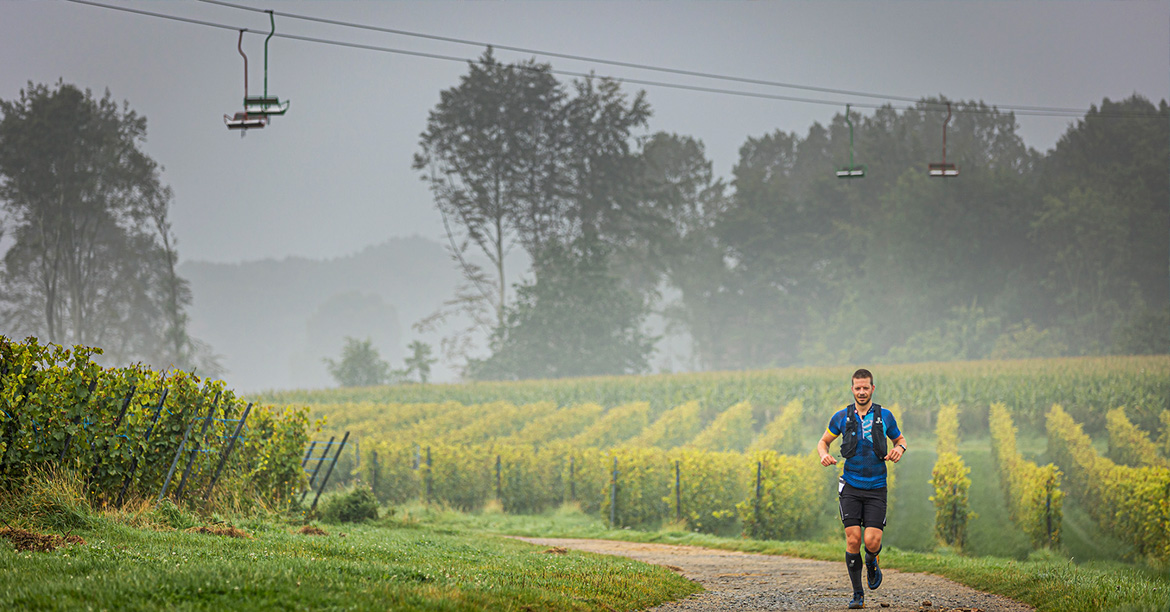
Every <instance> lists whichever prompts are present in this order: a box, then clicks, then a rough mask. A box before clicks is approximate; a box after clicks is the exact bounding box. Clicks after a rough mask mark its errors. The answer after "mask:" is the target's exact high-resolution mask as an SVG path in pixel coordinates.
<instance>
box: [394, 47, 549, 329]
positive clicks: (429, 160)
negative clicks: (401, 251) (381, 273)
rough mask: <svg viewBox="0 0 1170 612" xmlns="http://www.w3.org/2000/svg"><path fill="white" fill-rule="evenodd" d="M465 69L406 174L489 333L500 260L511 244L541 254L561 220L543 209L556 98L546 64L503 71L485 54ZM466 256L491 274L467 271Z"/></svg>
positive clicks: (500, 293) (497, 309)
mask: <svg viewBox="0 0 1170 612" xmlns="http://www.w3.org/2000/svg"><path fill="white" fill-rule="evenodd" d="M468 66H469V70H468V73H467V74H466V75H464V76H463V77H462V78H461V79H460V82H459V85H457V86H456V87H453V88H451V89H448V90H445V91H443V92H442V93H441V94H440V98H439V103H438V104H437V105H436V106H435V108H434V109H432V110H431V112H430V115H429V117H428V119H427V128H426V130H425V131H424V132H423V133H422V135H421V136H420V139H419V145H420V151H419V152H418V153H416V154H415V157H414V168H415V169H416V170H420V171H422V172H423V177H422V178H423V180H424V181H426V182H427V183H428V185H429V186H430V189H431V192H432V193H433V194H434V197H435V204H436V205H437V206H438V209H439V212H440V213H441V214H442V215H443V221H444V226H445V227H446V229H447V235H448V238H449V241H450V248H451V252H452V255H453V256H454V257H455V258H456V259H457V261H458V262H459V264H460V267H461V269H462V271H463V273H464V276H465V278H466V279H467V281H468V282H469V285H470V288H471V289H472V292H470V293H467V294H466V295H465V301H466V300H471V301H483V302H486V303H488V304H490V307H491V309H492V311H493V312H494V315H495V316H494V320H492V321H480V324H481V325H484V326H487V327H488V328H489V329H490V328H491V327H494V326H496V325H500V324H502V323H503V321H504V308H505V306H506V305H507V299H506V298H507V287H508V285H507V278H506V270H505V258H506V257H507V255H508V253H509V252H510V251H511V250H512V249H513V248H515V246H516V244H517V242H521V243H524V244H526V245H529V246H536V245H539V244H540V243H542V242H543V241H545V240H546V239H547V235H546V234H547V233H548V232H550V231H554V230H550V229H549V224H555V223H559V222H560V219H561V218H562V217H563V215H560V214H559V213H558V211H557V210H555V207H554V208H551V209H550V208H549V207H550V206H555V202H556V199H555V198H554V197H552V196H553V195H554V194H555V192H556V189H555V186H554V185H553V184H552V182H553V181H555V179H556V175H555V172H550V169H549V168H548V167H547V164H549V163H551V161H553V160H555V159H556V158H557V156H556V155H555V150H556V143H557V142H558V138H559V133H560V129H561V123H560V118H559V116H558V114H559V106H560V103H561V100H562V98H563V96H564V93H563V91H562V89H561V86H560V84H559V83H558V82H557V80H556V78H555V77H554V76H553V75H552V74H551V72H550V68H549V66H548V65H547V64H537V63H535V62H533V61H529V62H524V63H521V64H510V65H506V64H501V63H500V62H498V61H497V60H496V59H495V57H494V55H493V54H492V51H491V49H488V50H487V51H486V52H485V53H484V55H483V56H482V57H480V59H479V60H478V61H475V62H469V64H468ZM522 229H523V230H524V232H523V233H521V230H522ZM473 253H478V254H480V255H483V256H484V257H486V258H487V259H488V261H489V262H490V264H491V266H492V267H493V270H492V271H491V272H490V273H487V272H485V271H483V270H482V269H481V268H480V267H479V266H477V265H476V264H474V263H473V262H472V261H471V260H470V255H472V254H473Z"/></svg>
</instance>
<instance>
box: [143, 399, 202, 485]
mask: <svg viewBox="0 0 1170 612" xmlns="http://www.w3.org/2000/svg"><path fill="white" fill-rule="evenodd" d="M214 412H215V407H214V406H212V408H211V410H210V411H208V413H207V416H208V418H210V417H211V415H212V414H213V413H214ZM198 421H199V418H198V416H196V418H195V420H193V421H191V422H190V423H187V428H186V429H184V430H183V441H182V442H179V448H177V449H175V458H174V459H172V460H171V469H169V470H167V476H166V478H164V479H163V486H162V490H161V491H159V492H158V499H156V500H155V502H160V501H162V498H163V497H164V496H166V494H167V485H169V484H171V477H172V476H174V475H175V468H176V467H178V465H179V457H182V456H183V449H184V448H186V447H187V438H189V437H190V436H191V428H193V427H195V423H196V422H198Z"/></svg>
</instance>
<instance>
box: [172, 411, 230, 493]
mask: <svg viewBox="0 0 1170 612" xmlns="http://www.w3.org/2000/svg"><path fill="white" fill-rule="evenodd" d="M219 393H220V392H219V391H216V392H215V399H214V400H212V402H211V410H210V411H208V413H207V420H206V421H203V429H201V430H199V439H198V440H195V447H194V448H192V449H191V458H190V459H188V460H187V468H186V469H185V470H183V477H182V478H181V479H179V488H178V489H175V499H176V500H177V501H183V488H184V487H186V486H187V477H188V476H190V475H191V466H193V465H195V457H196V455H198V454H199V445H200V442H202V440H203V438H204V437H206V436H207V428H208V426H210V425H211V419H212V417H214V416H215V409H216V408H218V407H219ZM223 416H224V417H227V408H224V409H223Z"/></svg>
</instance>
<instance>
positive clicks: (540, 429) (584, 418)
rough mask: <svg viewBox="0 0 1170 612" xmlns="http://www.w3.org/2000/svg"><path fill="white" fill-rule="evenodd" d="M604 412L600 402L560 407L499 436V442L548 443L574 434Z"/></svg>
mask: <svg viewBox="0 0 1170 612" xmlns="http://www.w3.org/2000/svg"><path fill="white" fill-rule="evenodd" d="M604 412H605V409H604V408H602V407H601V405H600V404H592V403H590V404H577V405H576V406H568V407H565V408H560V409H558V410H556V411H555V412H552V413H549V414H546V415H544V416H542V417H539V418H537V419H536V420H534V421H532V422H530V423H528V424H527V425H525V426H524V428H523V429H521V430H520V431H517V432H516V433H514V434H512V435H510V436H506V437H503V438H500V439H499V440H498V441H499V442H500V443H501V444H549V443H552V442H554V441H557V440H561V439H564V438H568V437H571V436H575V435H577V434H578V433H581V431H583V430H584V429H585V428H586V427H588V426H590V425H592V424H593V423H594V422H596V421H597V419H598V418H600V417H601V415H602V414H603V413H604Z"/></svg>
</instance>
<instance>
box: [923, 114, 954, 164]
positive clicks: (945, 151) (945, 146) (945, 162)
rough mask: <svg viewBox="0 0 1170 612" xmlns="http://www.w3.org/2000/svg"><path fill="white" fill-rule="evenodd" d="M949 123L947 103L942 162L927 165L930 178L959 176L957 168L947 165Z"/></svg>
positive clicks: (949, 116)
mask: <svg viewBox="0 0 1170 612" xmlns="http://www.w3.org/2000/svg"><path fill="white" fill-rule="evenodd" d="M950 122H951V103H950V102H947V120H946V121H944V122H943V157H942V158H943V160H942V161H941V162H939V163H931V164H927V166H926V168H927V172H928V173H929V175H930V176H935V177H939V178H951V177H955V176H959V167H958V166H956V165H954V164H948V163H947V124H948V123H950Z"/></svg>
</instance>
